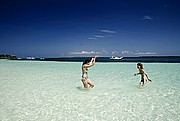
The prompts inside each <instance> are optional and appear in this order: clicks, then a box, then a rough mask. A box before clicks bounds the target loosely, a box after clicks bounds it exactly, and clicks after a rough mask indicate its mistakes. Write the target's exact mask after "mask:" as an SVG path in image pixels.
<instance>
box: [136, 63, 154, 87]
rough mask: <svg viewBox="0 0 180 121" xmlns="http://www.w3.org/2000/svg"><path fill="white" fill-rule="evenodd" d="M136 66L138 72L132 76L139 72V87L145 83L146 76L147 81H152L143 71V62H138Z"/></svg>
mask: <svg viewBox="0 0 180 121" xmlns="http://www.w3.org/2000/svg"><path fill="white" fill-rule="evenodd" d="M137 68H138V69H139V73H136V74H134V76H136V75H139V74H140V75H141V81H140V83H139V85H140V86H141V87H143V86H144V84H145V83H146V78H147V79H148V81H150V82H152V80H151V79H150V78H149V77H148V74H147V73H146V72H145V71H144V69H143V64H141V63H138V64H137Z"/></svg>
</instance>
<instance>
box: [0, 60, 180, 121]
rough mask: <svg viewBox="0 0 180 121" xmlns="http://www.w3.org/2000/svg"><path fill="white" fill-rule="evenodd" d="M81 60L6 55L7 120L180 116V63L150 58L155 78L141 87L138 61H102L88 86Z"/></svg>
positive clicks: (0, 82)
mask: <svg viewBox="0 0 180 121" xmlns="http://www.w3.org/2000/svg"><path fill="white" fill-rule="evenodd" d="M81 64H82V63H79V62H41V61H10V60H0V97H1V98H0V120H2V121H37V120H38V121H60V120H61V121H71V120H78V121H86V120H89V121H112V120H113V121H133V120H136V121H143V120H144V121H147V120H148V121H178V120H179V119H180V89H179V87H180V63H144V68H145V70H146V72H147V73H148V75H149V76H150V78H151V79H152V81H153V82H152V83H150V82H147V83H146V85H145V87H144V88H143V89H139V88H138V83H139V80H140V77H139V76H134V75H133V74H134V73H137V72H138V70H137V69H136V63H96V64H95V66H94V67H91V68H90V69H89V77H90V79H92V80H93V81H94V83H95V87H94V88H93V89H90V90H88V91H84V90H83V87H82V83H81V80H80V79H81Z"/></svg>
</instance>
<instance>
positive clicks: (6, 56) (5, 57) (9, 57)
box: [0, 54, 17, 59]
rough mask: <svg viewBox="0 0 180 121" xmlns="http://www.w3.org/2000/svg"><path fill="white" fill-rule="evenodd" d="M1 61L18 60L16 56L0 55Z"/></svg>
mask: <svg viewBox="0 0 180 121" xmlns="http://www.w3.org/2000/svg"><path fill="white" fill-rule="evenodd" d="M0 59H17V57H16V56H15V55H9V54H0Z"/></svg>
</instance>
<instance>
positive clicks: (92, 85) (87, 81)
mask: <svg viewBox="0 0 180 121" xmlns="http://www.w3.org/2000/svg"><path fill="white" fill-rule="evenodd" d="M82 83H83V85H84V88H88V85H90V87H91V88H93V87H94V83H93V82H92V81H91V80H90V79H86V80H84V79H82Z"/></svg>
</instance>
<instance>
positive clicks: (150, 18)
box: [143, 16, 154, 20]
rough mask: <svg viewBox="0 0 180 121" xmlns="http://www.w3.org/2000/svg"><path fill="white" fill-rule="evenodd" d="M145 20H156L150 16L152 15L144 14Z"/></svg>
mask: <svg viewBox="0 0 180 121" xmlns="http://www.w3.org/2000/svg"><path fill="white" fill-rule="evenodd" d="M143 20H154V19H153V18H152V17H150V16H144V17H143Z"/></svg>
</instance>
